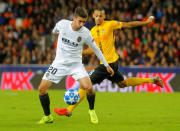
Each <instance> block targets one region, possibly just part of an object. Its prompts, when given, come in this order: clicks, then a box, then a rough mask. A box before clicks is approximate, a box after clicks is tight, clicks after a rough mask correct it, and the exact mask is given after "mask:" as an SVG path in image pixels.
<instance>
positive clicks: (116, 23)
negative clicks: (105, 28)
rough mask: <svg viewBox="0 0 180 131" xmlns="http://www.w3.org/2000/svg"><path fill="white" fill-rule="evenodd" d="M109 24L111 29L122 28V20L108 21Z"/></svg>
mask: <svg viewBox="0 0 180 131" xmlns="http://www.w3.org/2000/svg"><path fill="white" fill-rule="evenodd" d="M109 25H110V26H111V28H113V29H121V28H122V22H120V21H116V20H112V21H109Z"/></svg>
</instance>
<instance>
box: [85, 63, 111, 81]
mask: <svg viewBox="0 0 180 131" xmlns="http://www.w3.org/2000/svg"><path fill="white" fill-rule="evenodd" d="M108 75H109V73H108V72H107V70H106V68H105V67H103V66H102V65H100V66H98V67H97V68H96V69H95V70H92V71H91V72H90V73H89V77H90V79H91V82H92V83H93V84H97V83H101V82H102V81H103V80H104V79H105V78H106V77H107V76H108Z"/></svg>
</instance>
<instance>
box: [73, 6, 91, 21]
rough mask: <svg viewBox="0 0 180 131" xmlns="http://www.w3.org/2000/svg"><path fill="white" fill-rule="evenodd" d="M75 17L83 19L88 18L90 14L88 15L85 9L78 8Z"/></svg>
mask: <svg viewBox="0 0 180 131" xmlns="http://www.w3.org/2000/svg"><path fill="white" fill-rule="evenodd" d="M74 16H75V17H78V16H79V17H82V18H87V17H88V13H87V10H86V9H85V8H83V7H77V8H76V9H75V12H74Z"/></svg>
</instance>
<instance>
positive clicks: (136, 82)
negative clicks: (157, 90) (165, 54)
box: [124, 77, 153, 86]
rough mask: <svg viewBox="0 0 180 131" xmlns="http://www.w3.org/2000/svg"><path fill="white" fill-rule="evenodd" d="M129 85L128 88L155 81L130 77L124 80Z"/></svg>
mask: <svg viewBox="0 0 180 131" xmlns="http://www.w3.org/2000/svg"><path fill="white" fill-rule="evenodd" d="M124 81H125V82H126V84H127V86H137V85H141V84H144V83H153V80H152V79H151V78H136V77H130V78H127V79H126V80H124Z"/></svg>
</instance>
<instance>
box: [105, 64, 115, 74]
mask: <svg viewBox="0 0 180 131" xmlns="http://www.w3.org/2000/svg"><path fill="white" fill-rule="evenodd" d="M106 70H107V72H109V73H110V74H111V76H113V75H114V70H113V69H112V68H111V67H110V66H107V67H106Z"/></svg>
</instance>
